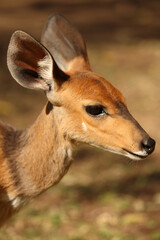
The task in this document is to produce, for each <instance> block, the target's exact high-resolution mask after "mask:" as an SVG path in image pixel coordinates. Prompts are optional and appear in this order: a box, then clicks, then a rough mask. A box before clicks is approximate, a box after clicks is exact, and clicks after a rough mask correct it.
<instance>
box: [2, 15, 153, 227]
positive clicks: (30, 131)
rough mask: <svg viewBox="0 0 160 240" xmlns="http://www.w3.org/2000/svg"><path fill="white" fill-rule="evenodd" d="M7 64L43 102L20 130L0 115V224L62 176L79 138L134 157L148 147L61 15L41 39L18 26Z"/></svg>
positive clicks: (142, 154)
mask: <svg viewBox="0 0 160 240" xmlns="http://www.w3.org/2000/svg"><path fill="white" fill-rule="evenodd" d="M7 64H8V68H9V71H10V73H11V75H12V76H13V78H14V79H15V80H16V81H17V82H18V83H19V84H20V85H22V86H23V87H26V88H30V89H35V90H43V91H44V92H45V95H46V98H47V103H46V105H45V106H44V108H43V110H42V112H41V113H40V115H39V116H38V118H37V119H36V121H35V122H34V123H33V124H32V125H31V126H30V127H28V128H26V129H25V130H16V129H14V128H12V127H11V126H9V125H7V124H6V123H3V122H0V225H2V224H3V223H4V222H5V221H6V220H7V219H9V218H10V217H11V216H12V215H13V214H14V213H16V212H17V211H18V210H19V209H20V208H21V207H22V206H24V205H25V204H26V203H27V202H29V200H31V199H32V198H34V197H36V196H37V195H39V194H40V193H42V192H44V191H45V190H46V189H48V188H50V187H51V186H53V185H55V184H57V183H58V182H59V181H60V180H61V178H62V177H63V176H64V174H65V173H66V172H67V170H68V168H69V167H70V165H71V163H72V152H73V148H76V146H77V143H87V144H90V145H93V146H96V147H98V148H101V149H104V150H108V151H111V152H114V153H118V154H122V155H124V156H127V157H129V158H132V159H135V160H141V159H144V158H145V157H147V156H148V155H149V154H151V153H152V152H153V150H154V147H155V141H154V140H153V139H152V138H150V137H149V135H148V134H147V133H146V132H145V131H144V130H143V128H142V127H141V126H140V125H139V124H138V122H137V121H136V120H135V119H134V118H133V117H132V115H131V114H130V113H129V111H128V109H127V106H126V103H125V100H124V97H123V95H122V94H121V93H120V91H119V90H118V89H116V88H115V87H114V86H112V84H111V83H110V82H108V81H107V80H106V79H104V78H103V77H101V76H99V75H97V74H96V73H94V72H92V71H91V68H90V64H89V60H88V55H87V51H86V46H85V43H84V40H83V38H82V36H81V34H80V33H79V32H78V31H77V29H76V28H75V27H74V26H73V25H72V24H71V23H69V22H68V20H66V19H65V18H64V17H62V16H60V15H58V14H56V15H53V16H52V17H51V18H50V19H49V21H48V23H47V25H46V28H45V30H44V31H43V33H42V38H41V43H40V42H38V41H36V40H35V39H34V38H33V37H31V36H30V35H28V34H27V33H25V32H22V31H16V32H15V33H14V34H13V35H12V37H11V40H10V43H9V47H8V53H7Z"/></svg>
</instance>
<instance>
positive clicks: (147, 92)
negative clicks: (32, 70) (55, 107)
mask: <svg viewBox="0 0 160 240" xmlns="http://www.w3.org/2000/svg"><path fill="white" fill-rule="evenodd" d="M159 10H160V2H159V1H158V0H157V1H156V0H153V1H148V0H147V1H143V0H138V1H125V0H123V1H121V4H120V3H119V1H118V0H117V1H116V0H110V1H109V0H108V1H107V0H106V1H104V0H103V1H89V0H88V1H86V0H78V1H65V0H59V1H58V0H57V1H54V0H52V1H51V0H50V1H49V0H48V1H36V0H27V1H20V0H14V1H10V3H7V2H6V1H1V3H0V31H1V39H0V50H1V56H0V64H1V67H0V86H1V87H0V116H1V119H3V120H5V121H7V122H9V123H11V124H14V126H16V127H18V128H21V127H25V126H27V125H29V124H31V123H32V121H33V120H34V119H35V117H36V116H37V115H38V113H39V112H40V110H41V108H42V106H43V104H44V102H45V98H44V96H43V94H42V93H37V92H32V91H29V90H26V89H23V88H21V87H20V86H18V85H17V83H15V81H14V80H13V79H12V78H11V77H10V75H9V73H8V70H7V67H6V50H7V45H8V42H9V38H10V36H11V33H12V32H13V31H14V30H16V29H22V30H24V31H26V32H28V33H30V34H32V35H33V36H35V37H37V38H39V37H40V33H41V30H42V29H43V26H44V23H45V21H46V20H47V18H48V16H49V15H51V14H52V13H54V12H60V13H61V14H64V15H65V16H66V17H68V18H69V19H70V20H71V21H72V22H74V23H75V24H76V25H77V26H78V27H79V29H81V32H82V33H83V35H84V36H85V38H86V39H87V46H88V49H89V56H90V59H91V64H92V68H93V69H94V70H95V71H96V72H97V73H99V74H101V75H103V76H104V77H106V78H107V79H108V80H110V81H111V82H112V83H113V84H114V85H115V86H116V87H117V88H119V89H120V90H121V91H122V92H123V94H124V96H125V97H126V99H127V102H128V106H129V109H130V110H131V112H132V113H133V115H134V116H135V118H136V119H138V120H139V122H140V123H141V125H143V127H144V128H145V129H146V130H147V131H148V132H149V133H150V135H151V136H153V137H154V138H155V139H156V141H157V149H156V151H155V153H154V154H153V155H152V156H151V157H149V158H148V160H146V161H144V162H141V163H130V162H129V161H128V160H127V159H125V158H124V157H120V156H116V155H113V154H109V153H104V152H100V151H98V150H94V149H91V148H85V149H80V151H79V153H78V154H77V156H76V158H75V162H74V164H73V165H72V167H71V169H70V171H69V173H68V174H67V175H66V176H65V177H64V179H63V180H62V182H61V183H60V184H59V185H57V186H56V187H54V188H52V189H50V190H49V191H47V192H46V193H44V194H43V195H42V196H40V197H38V198H37V199H36V200H34V201H33V202H32V203H31V204H30V205H29V206H27V207H26V208H25V209H23V210H22V211H21V212H20V213H19V214H18V215H16V216H15V217H14V218H12V220H11V221H10V222H9V223H8V224H7V225H6V226H5V227H3V228H2V229H1V231H0V240H11V239H12V240H27V239H32V240H42V239H45V240H103V239H106V240H159V239H160V217H159V213H160V188H159V186H160V163H159V154H160V151H159V144H160V131H159V126H160V120H159V119H160V108H159V104H160V94H159V91H160V80H159V76H160V21H159Z"/></svg>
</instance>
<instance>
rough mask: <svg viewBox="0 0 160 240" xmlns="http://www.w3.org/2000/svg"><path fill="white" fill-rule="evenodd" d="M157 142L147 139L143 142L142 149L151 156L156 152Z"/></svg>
mask: <svg viewBox="0 0 160 240" xmlns="http://www.w3.org/2000/svg"><path fill="white" fill-rule="evenodd" d="M155 144H156V142H155V141H154V140H153V139H152V138H150V137H149V138H146V139H144V140H143V141H142V148H143V149H144V150H145V151H146V152H147V153H148V154H151V153H152V152H153V151H154V148H155Z"/></svg>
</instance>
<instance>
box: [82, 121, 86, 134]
mask: <svg viewBox="0 0 160 240" xmlns="http://www.w3.org/2000/svg"><path fill="white" fill-rule="evenodd" d="M82 129H83V131H84V132H86V131H87V126H86V124H85V123H84V122H82Z"/></svg>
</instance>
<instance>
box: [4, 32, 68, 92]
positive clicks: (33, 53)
mask: <svg viewBox="0 0 160 240" xmlns="http://www.w3.org/2000/svg"><path fill="white" fill-rule="evenodd" d="M7 64H8V68H9V70H10V73H11V75H12V76H13V78H14V79H15V80H16V81H17V82H18V83H19V84H20V85H22V86H24V87H26V88H31V89H37V90H39V89H42V90H44V91H51V90H52V89H55V87H56V86H58V85H59V84H61V82H62V81H63V80H65V79H66V78H67V75H66V74H65V73H63V72H62V71H61V70H60V69H59V68H58V66H57V64H56V63H55V61H54V59H53V58H52V56H51V55H50V53H49V52H48V51H47V50H46V48H45V47H44V46H42V45H41V44H40V43H39V42H37V41H36V40H35V39H33V38H32V37H31V36H30V35H28V34H27V33H25V32H22V31H16V32H15V33H14V34H13V35H12V38H11V40H10V44H9V47H8V53H7Z"/></svg>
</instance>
